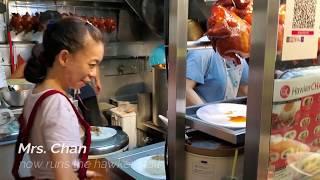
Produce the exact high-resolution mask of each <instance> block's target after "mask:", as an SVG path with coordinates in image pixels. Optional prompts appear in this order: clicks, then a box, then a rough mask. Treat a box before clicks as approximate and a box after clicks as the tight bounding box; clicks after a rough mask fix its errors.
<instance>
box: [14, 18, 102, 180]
mask: <svg viewBox="0 0 320 180" xmlns="http://www.w3.org/2000/svg"><path fill="white" fill-rule="evenodd" d="M103 42H104V39H103V36H102V34H101V32H100V30H99V29H97V28H96V27H94V26H93V25H92V24H91V23H89V22H87V21H83V20H81V19H79V18H76V17H67V18H64V19H62V20H60V21H58V22H55V23H53V24H50V26H48V27H47V29H46V30H45V32H44V36H43V51H41V52H40V56H38V57H33V58H31V59H29V60H28V62H27V65H26V67H25V70H24V77H25V78H26V80H27V81H29V82H31V83H35V84H36V86H35V88H34V89H33V91H32V93H31V94H30V95H29V96H28V97H27V99H26V101H25V104H24V107H23V115H22V117H23V118H20V119H19V122H20V127H21V129H20V133H19V137H18V140H17V144H16V156H15V163H14V167H13V171H12V172H13V175H14V176H15V177H16V179H18V173H17V172H18V171H17V170H18V169H19V162H20V160H21V159H22V158H21V155H22V152H25V153H28V155H29V157H30V160H31V162H32V164H34V165H37V167H35V166H33V167H32V168H31V174H32V176H34V178H35V179H59V180H63V179H66V180H72V179H77V178H79V179H85V176H86V175H87V176H88V177H89V178H90V177H91V176H94V175H96V174H95V173H93V172H92V171H86V167H87V165H86V162H87V158H88V153H89V149H90V143H91V134H90V126H89V124H88V123H87V122H86V121H85V120H84V119H83V118H82V116H81V115H80V114H79V112H78V111H77V109H76V108H75V107H74V106H73V105H72V103H71V102H70V100H69V98H68V97H67V96H66V95H67V90H68V89H70V88H73V89H79V88H81V87H83V86H84V85H85V84H86V83H88V82H90V81H91V79H92V78H94V77H95V76H96V75H97V68H98V65H99V63H100V62H101V61H102V58H103V55H104V43H103ZM32 121H33V122H34V123H33V124H30V123H31V122H32ZM21 142H23V143H24V144H23V143H21ZM28 143H30V145H31V149H33V148H36V151H35V150H30V151H27V150H26V148H21V147H26V145H27V144H28ZM32 147H33V148H32ZM23 149H24V150H23Z"/></svg>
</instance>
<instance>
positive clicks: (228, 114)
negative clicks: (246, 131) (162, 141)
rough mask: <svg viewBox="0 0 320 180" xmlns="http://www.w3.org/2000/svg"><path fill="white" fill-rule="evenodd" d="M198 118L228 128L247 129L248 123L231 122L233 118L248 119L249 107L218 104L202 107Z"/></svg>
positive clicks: (198, 111) (198, 112)
mask: <svg viewBox="0 0 320 180" xmlns="http://www.w3.org/2000/svg"><path fill="white" fill-rule="evenodd" d="M197 116H198V117H199V118H200V119H202V120H203V121H206V122H208V123H210V124H213V125H217V126H223V127H227V128H245V127H246V122H233V121H230V120H231V118H232V117H237V116H243V117H247V106H246V105H243V104H232V103H218V104H210V105H206V106H203V107H201V108H200V109H198V110H197Z"/></svg>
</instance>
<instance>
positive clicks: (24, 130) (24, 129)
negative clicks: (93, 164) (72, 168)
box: [12, 90, 91, 180]
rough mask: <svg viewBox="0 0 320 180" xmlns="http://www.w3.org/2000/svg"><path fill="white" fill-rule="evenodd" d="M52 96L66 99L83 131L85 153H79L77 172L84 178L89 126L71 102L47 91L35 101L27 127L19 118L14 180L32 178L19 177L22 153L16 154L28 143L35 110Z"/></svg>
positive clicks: (51, 91)
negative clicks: (21, 146)
mask: <svg viewBox="0 0 320 180" xmlns="http://www.w3.org/2000/svg"><path fill="white" fill-rule="evenodd" d="M53 94H62V95H63V96H65V97H66V99H67V100H68V101H69V103H70V104H71V106H72V108H73V110H74V112H75V113H76V115H77V118H78V121H79V123H80V125H81V126H82V127H83V128H84V129H85V139H84V143H83V145H84V146H86V148H85V149H86V151H85V152H84V148H81V152H80V155H79V159H80V167H79V170H78V177H79V179H80V180H84V179H85V178H86V172H87V168H86V166H85V165H86V162H87V160H88V154H89V150H90V144H91V134H90V125H89V124H88V123H87V122H86V121H85V120H84V119H83V118H82V116H81V115H80V113H79V112H78V110H77V108H76V107H75V106H74V105H73V104H72V102H71V101H70V100H69V98H68V97H67V96H66V95H64V94H63V93H61V92H60V91H57V90H49V91H47V92H45V93H44V94H42V95H41V96H40V98H39V99H38V100H37V101H36V103H35V105H34V107H33V109H32V111H31V114H30V117H29V120H28V123H27V125H25V121H24V119H23V113H22V114H21V115H20V117H19V123H20V129H19V135H18V138H17V142H16V147H15V159H14V164H13V168H12V175H13V176H14V178H15V179H16V180H19V179H32V177H25V178H22V177H20V175H19V167H20V163H21V161H22V159H23V156H24V151H22V152H21V153H18V147H19V145H20V143H23V145H24V147H25V146H26V145H27V144H28V143H29V138H30V133H31V129H32V126H33V123H34V119H35V116H36V113H37V110H38V108H39V107H40V105H41V103H42V101H43V100H44V99H46V98H47V97H49V96H51V95H53Z"/></svg>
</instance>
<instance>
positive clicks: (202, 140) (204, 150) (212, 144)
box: [185, 131, 244, 157]
mask: <svg viewBox="0 0 320 180" xmlns="http://www.w3.org/2000/svg"><path fill="white" fill-rule="evenodd" d="M187 135H188V136H189V137H190V138H189V139H188V141H186V143H185V149H186V151H187V152H189V153H193V154H198V155H204V156H212V157H227V156H233V155H234V153H235V150H236V149H238V150H239V152H240V153H242V152H243V150H244V148H243V145H233V144H231V143H228V142H226V141H223V140H220V139H218V138H215V137H213V136H210V135H207V134H205V133H202V132H200V131H195V132H192V133H189V134H187Z"/></svg>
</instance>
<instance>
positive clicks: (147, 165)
mask: <svg viewBox="0 0 320 180" xmlns="http://www.w3.org/2000/svg"><path fill="white" fill-rule="evenodd" d="M131 168H132V169H133V170H135V171H136V172H137V173H139V174H141V175H143V176H146V177H148V178H151V179H166V170H165V164H164V155H161V154H158V155H153V156H146V157H143V158H139V159H137V160H135V161H133V162H132V164H131Z"/></svg>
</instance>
